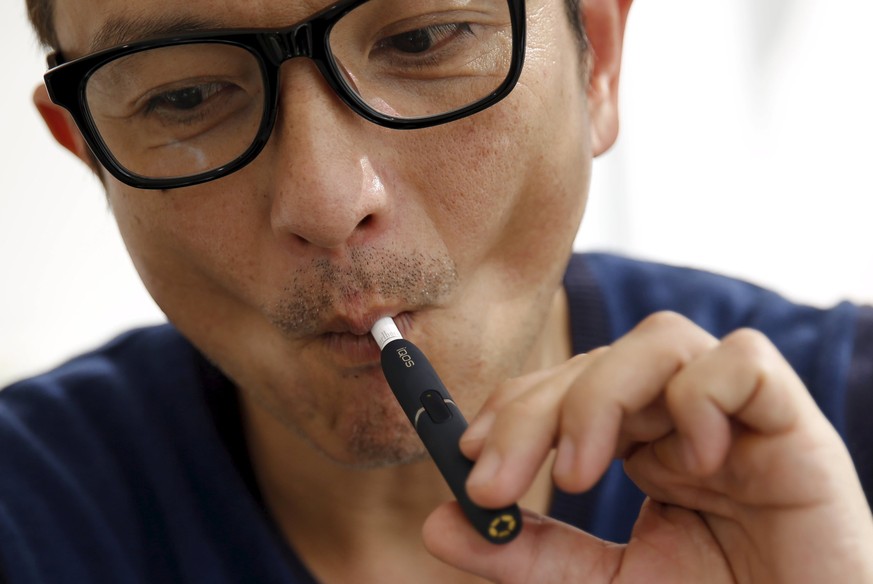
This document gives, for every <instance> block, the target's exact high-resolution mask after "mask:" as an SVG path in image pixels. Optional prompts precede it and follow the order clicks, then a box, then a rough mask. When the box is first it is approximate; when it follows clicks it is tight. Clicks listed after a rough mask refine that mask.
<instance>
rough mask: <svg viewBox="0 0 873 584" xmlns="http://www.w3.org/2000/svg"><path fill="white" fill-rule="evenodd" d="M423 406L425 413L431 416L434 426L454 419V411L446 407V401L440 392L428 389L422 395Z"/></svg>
mask: <svg viewBox="0 0 873 584" xmlns="http://www.w3.org/2000/svg"><path fill="white" fill-rule="evenodd" d="M419 399H421V405H422V406H424V411H426V412H427V415H428V416H430V419H431V421H433V423H434V424H442V423H443V422H445V421H446V420H449V419H450V418H451V417H452V411H451V410H450V409H449V407H448V406H447V405H446V401H445V399H443V396H441V395H440V392H438V391H436V390H434V389H428V390H427V391H425V392H424V393H422V394H421V397H420V398H419Z"/></svg>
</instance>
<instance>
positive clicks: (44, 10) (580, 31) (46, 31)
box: [26, 0, 588, 53]
mask: <svg viewBox="0 0 873 584" xmlns="http://www.w3.org/2000/svg"><path fill="white" fill-rule="evenodd" d="M564 1H565V6H566V8H567V17H568V18H569V20H570V24H572V25H573V29H574V31H575V32H576V40H577V42H578V43H579V49H580V51H582V52H583V53H584V52H585V51H586V50H587V49H588V41H587V39H586V38H585V30H584V23H583V22H582V19H581V18H580V16H579V0H564ZM26 2H27V15H28V17H29V18H30V23H31V24H32V25H33V29H34V30H35V31H36V36H37V37H38V38H39V41H40V42H41V43H42V44H43V45H45V46H46V47H48V48H50V49H52V50H55V51H56V50H58V48H59V46H58V45H59V43H58V35H57V33H56V32H55V23H54V10H53V8H54V7H53V5H52V0H26Z"/></svg>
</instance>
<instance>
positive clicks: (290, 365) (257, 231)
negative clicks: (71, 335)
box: [56, 0, 592, 464]
mask: <svg viewBox="0 0 873 584" xmlns="http://www.w3.org/2000/svg"><path fill="white" fill-rule="evenodd" d="M324 5H325V3H324V2H323V0H311V1H306V2H276V1H275V0H251V1H247V2H237V1H235V0H189V1H188V2H184V3H179V2H176V1H174V0H144V1H140V2H135V3H132V2H128V1H126V0H81V1H78V2H72V0H59V1H58V3H57V8H56V23H57V28H58V34H59V38H60V42H61V48H62V49H63V50H64V51H65V53H66V54H67V55H68V56H69V57H76V56H80V55H83V54H86V53H87V52H88V46H89V45H90V44H91V42H92V40H93V39H94V38H95V36H96V35H97V34H98V31H100V29H101V28H102V27H104V26H105V25H106V24H107V23H108V22H110V21H116V22H118V21H120V22H124V21H133V20H135V19H137V20H142V19H145V20H148V19H153V18H166V15H167V14H173V15H179V16H180V17H191V18H194V19H197V20H207V21H210V22H211V21H214V24H215V26H216V27H221V28H239V27H245V28H260V27H279V26H284V25H287V24H292V23H294V22H297V21H299V20H302V19H304V18H305V17H307V16H309V15H310V14H312V13H314V12H316V11H318V10H319V9H321V8H323V7H324ZM527 12H528V20H527V22H528V45H527V56H526V63H525V69H524V72H523V74H522V77H521V80H520V82H519V83H518V85H517V87H516V88H515V90H514V91H513V93H512V94H511V95H510V96H509V97H508V98H507V99H505V100H504V101H502V102H500V103H499V104H497V105H496V106H494V107H492V108H490V109H488V110H486V111H484V112H482V113H479V114H477V115H474V116H472V117H469V118H466V119H463V120H461V121H457V122H453V123H450V124H446V125H443V126H438V127H435V128H429V129H424V130H414V131H397V130H390V129H386V128H382V127H379V126H376V125H374V124H372V123H370V122H367V121H365V120H363V119H362V118H360V117H358V116H357V115H355V114H354V113H352V112H351V111H350V110H349V109H348V108H347V107H346V106H345V105H343V104H342V103H341V102H340V101H339V99H338V98H337V97H336V96H335V95H334V94H333V92H332V91H331V89H330V88H329V87H328V86H327V85H326V84H325V82H324V80H323V79H322V77H321V76H320V74H319V73H318V71H317V70H316V69H315V67H314V66H313V64H312V63H311V62H308V61H305V60H303V59H295V60H292V61H289V62H287V63H286V64H285V65H284V66H283V73H282V80H281V83H282V98H281V104H280V112H279V117H278V121H277V125H276V128H275V130H274V132H273V134H272V137H271V139H270V142H269V144H268V145H267V146H266V148H265V149H264V151H263V152H262V153H261V154H260V156H259V157H258V158H257V159H256V160H255V161H254V162H253V163H251V164H250V165H248V166H247V167H245V168H244V169H243V170H241V171H239V172H237V173H235V174H232V175H230V176H227V177H225V178H222V179H220V180H216V181H213V182H210V183H207V184H203V185H199V186H196V187H189V188H183V189H178V190H171V191H166V192H156V191H141V190H136V189H133V188H131V187H127V186H125V185H122V184H121V183H118V182H116V181H115V180H114V179H111V178H109V177H107V183H106V184H107V190H108V196H109V200H110V203H111V205H112V209H113V211H114V213H115V216H116V218H117V220H118V224H119V227H120V230H121V233H122V235H123V237H124V240H125V242H126V245H127V247H128V250H129V252H130V255H131V257H132V258H133V261H134V263H135V265H136V267H137V269H138V271H139V273H140V275H141V276H142V279H143V281H144V282H145V285H146V286H147V288H148V289H149V291H150V292H151V294H152V295H153V296H154V298H155V300H156V301H157V302H158V304H159V305H160V306H161V308H162V309H163V310H164V311H165V312H166V314H167V315H168V317H169V318H170V320H171V321H172V322H173V323H175V324H176V326H177V327H178V328H179V329H180V330H181V331H182V332H183V333H184V334H185V335H186V336H187V337H188V338H190V339H191V340H192V341H193V342H194V343H195V344H196V345H197V346H198V347H199V348H200V349H201V350H202V351H204V352H205V354H206V355H207V356H208V357H209V358H210V359H212V360H213V361H214V362H216V363H217V364H218V365H219V366H220V367H221V368H222V369H223V370H224V371H225V372H226V373H227V374H228V375H229V376H230V377H232V378H233V379H234V380H235V381H236V382H237V383H238V384H239V386H240V387H241V388H242V389H243V390H244V392H243V395H244V399H245V400H246V401H247V403H257V404H259V407H262V408H264V410H266V411H269V412H270V413H271V415H272V419H274V420H278V421H279V422H281V423H282V424H283V425H284V426H285V427H287V428H292V429H294V430H295V431H296V432H298V433H300V434H302V435H303V436H304V437H306V438H307V439H308V440H309V441H311V442H312V443H313V444H315V445H317V447H318V448H319V449H321V450H322V451H324V452H326V453H328V454H329V455H330V456H332V457H334V458H335V459H337V460H342V461H345V462H352V463H360V464H369V463H373V464H378V463H385V462H393V461H399V460H403V459H407V458H411V457H415V456H417V455H418V454H419V450H420V447H419V446H418V441H417V439H416V438H415V437H414V435H413V434H412V432H411V429H410V428H409V427H408V426H409V424H408V422H407V421H406V419H405V418H404V417H403V413H402V411H401V410H400V408H399V407H398V406H397V405H396V402H395V400H394V397H393V396H392V395H391V393H390V391H389V390H388V388H387V386H386V385H385V382H384V378H383V377H382V374H381V371H380V369H379V365H378V363H379V360H378V350H377V348H376V346H375V344H374V343H373V342H372V341H371V340H370V338H369V336H368V335H367V334H366V333H367V331H368V329H369V327H370V325H371V324H372V323H373V322H374V321H375V320H376V319H377V318H378V317H380V316H384V315H391V316H397V321H398V324H399V325H400V327H401V330H402V331H403V332H404V334H405V336H407V337H409V338H410V339H411V340H413V341H414V342H415V343H416V344H418V345H419V346H420V347H421V348H422V349H423V350H424V351H425V352H426V353H427V354H428V355H429V356H430V358H431V360H432V361H433V362H434V365H435V367H436V368H437V370H438V371H440V372H441V375H442V377H443V378H444V381H445V382H446V385H447V386H448V387H449V389H450V390H451V391H452V393H453V395H454V397H455V398H456V399H457V400H458V401H459V402H460V403H461V404H462V407H463V408H464V409H465V410H467V412H468V413H473V412H475V411H476V409H477V408H478V406H479V405H480V404H481V402H482V400H483V399H484V398H485V396H486V395H487V394H488V392H489V391H490V390H491V388H492V387H493V386H494V384H495V383H497V382H499V381H501V380H503V379H505V378H507V377H509V376H512V375H516V374H518V373H520V371H521V370H522V368H523V367H524V366H525V364H526V363H527V362H528V357H529V353H530V350H531V347H532V345H533V343H534V342H535V340H536V338H537V336H538V335H539V334H540V332H541V328H542V321H543V319H544V318H545V317H546V316H547V314H548V312H549V311H550V309H551V307H552V305H553V302H554V299H555V296H556V293H557V291H558V289H559V287H560V281H561V276H562V274H563V269H564V265H565V263H566V260H567V257H568V254H569V253H570V249H571V244H572V241H573V238H574V235H575V233H576V229H577V226H578V222H579V220H580V218H581V214H582V212H583V209H584V205H585V196H586V192H587V186H588V181H589V173H590V160H591V157H592V153H591V146H590V136H589V119H588V111H587V105H586V98H585V89H586V88H585V84H584V81H583V73H582V66H581V63H580V55H579V51H578V48H577V46H576V44H575V40H574V37H573V33H572V30H571V27H570V25H569V23H568V22H567V18H566V15H565V9H564V5H563V0H528V6H527ZM261 411H263V410H261Z"/></svg>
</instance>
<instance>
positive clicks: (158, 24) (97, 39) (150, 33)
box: [88, 16, 221, 53]
mask: <svg viewBox="0 0 873 584" xmlns="http://www.w3.org/2000/svg"><path fill="white" fill-rule="evenodd" d="M217 28H221V25H220V24H218V23H217V22H215V21H209V20H204V19H199V18H193V17H188V16H169V17H167V16H163V17H157V18H149V17H135V18H111V19H109V20H107V21H106V22H105V23H104V24H103V26H101V27H100V29H99V30H98V31H97V34H95V35H94V38H92V39H91V43H90V44H89V46H88V52H89V53H95V52H97V51H100V50H102V49H108V48H109V47H114V46H117V45H123V44H125V43H129V42H132V41H140V40H147V39H153V38H160V37H162V36H170V35H174V34H179V33H186V32H197V31H202V30H210V29H217Z"/></svg>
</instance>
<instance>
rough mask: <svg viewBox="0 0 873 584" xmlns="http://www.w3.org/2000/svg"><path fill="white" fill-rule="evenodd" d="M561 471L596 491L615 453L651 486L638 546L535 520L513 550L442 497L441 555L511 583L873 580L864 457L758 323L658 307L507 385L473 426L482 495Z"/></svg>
mask: <svg viewBox="0 0 873 584" xmlns="http://www.w3.org/2000/svg"><path fill="white" fill-rule="evenodd" d="M555 445H557V453H556V456H555V463H554V466H553V468H552V477H553V480H554V482H555V483H556V485H557V486H558V487H559V488H561V489H563V490H565V491H568V492H572V493H577V492H583V491H585V490H587V489H589V488H591V487H592V486H593V485H594V484H595V483H596V482H597V480H598V479H599V478H600V477H601V476H602V475H603V473H604V472H605V471H606V469H607V467H608V465H609V464H610V462H611V460H612V459H613V458H614V457H616V456H617V457H620V458H622V459H624V461H625V470H626V471H627V473H628V475H629V476H630V477H631V478H632V479H633V480H634V482H636V484H637V485H639V487H640V488H641V489H642V490H643V491H645V493H646V494H647V495H648V499H647V501H646V503H645V504H644V506H643V508H642V510H641V512H640V515H639V518H638V519H637V522H636V525H635V527H634V531H633V535H632V537H631V540H630V542H629V543H628V544H627V545H617V544H611V543H608V542H604V541H601V540H598V539H596V538H594V537H593V536H591V535H588V534H586V533H584V532H581V531H579V530H577V529H575V528H572V527H570V526H567V525H564V524H562V523H559V522H557V521H554V520H551V519H549V518H545V517H541V516H538V515H536V514H533V513H530V512H525V521H526V523H525V527H524V529H523V530H522V533H521V534H520V535H519V536H518V538H517V539H516V540H515V541H513V542H512V543H510V544H507V545H504V546H494V545H490V544H488V543H486V542H485V541H484V540H483V539H482V538H481V537H480V536H478V535H477V534H476V533H475V532H474V531H473V530H472V528H470V527H469V526H468V525H467V522H466V521H465V520H464V518H463V516H462V515H461V512H460V510H459V509H458V508H457V506H456V505H454V504H447V505H444V506H442V507H440V508H439V509H437V511H435V512H434V513H433V514H432V515H431V517H430V518H429V519H428V521H427V523H426V524H425V528H424V538H425V545H426V546H427V547H428V549H429V550H430V552H431V553H432V554H434V555H435V556H436V557H438V558H440V559H442V560H443V561H445V562H447V563H449V564H451V565H454V566H456V567H458V568H460V569H462V570H466V571H468V572H470V573H472V574H475V575H478V576H481V577H484V578H486V579H488V580H491V581H494V582H501V583H505V584H515V583H522V582H527V583H536V584H549V583H558V582H586V583H591V584H596V583H600V582H646V583H652V582H707V583H710V582H712V583H717V582H758V583H762V584H764V583H766V584H779V583H782V582H785V583H791V584H798V583H804V582H810V583H812V582H817V583H818V582H821V583H833V582H840V583H841V584H844V583H848V582H873V519H871V514H870V509H869V507H868V505H867V502H866V500H865V498H864V495H863V492H862V490H861V486H860V484H859V481H858V478H857V474H856V473H855V470H854V467H853V465H852V461H851V459H850V457H849V454H848V452H847V451H846V449H845V447H844V445H843V443H842V441H841V440H840V438H839V436H838V435H837V433H836V431H835V430H834V429H833V428H832V427H831V426H830V424H829V423H828V422H827V420H826V419H825V418H824V416H823V415H822V413H821V412H820V411H819V410H818V408H817V407H816V405H815V403H814V401H813V400H812V398H811V397H810V395H809V394H808V392H807V390H806V388H805V387H804V386H803V384H802V382H801V381H800V379H799V378H798V377H797V375H796V374H795V373H794V372H793V371H792V369H791V368H790V366H789V365H788V364H787V363H786V362H785V360H784V359H783V358H782V357H781V355H779V353H778V352H777V350H776V349H775V348H774V347H773V346H772V345H771V344H770V343H769V341H767V340H766V338H764V336H763V335H761V334H760V333H757V332H754V331H749V330H742V331H738V332H736V333H733V334H732V335H730V336H728V337H726V338H725V339H723V340H722V341H718V340H717V339H715V338H713V337H712V336H710V335H709V334H708V333H706V332H705V331H703V330H702V329H700V328H698V327H697V326H696V325H694V324H693V323H691V322H690V321H688V320H686V319H685V318H683V317H681V316H678V315H675V314H672V313H661V314H657V315H654V316H652V317H650V318H649V319H647V320H646V321H644V322H643V323H642V324H640V325H639V326H638V327H637V328H636V329H634V330H633V331H631V332H630V333H629V334H628V335H626V336H625V337H623V338H622V339H620V340H618V341H617V342H616V343H615V344H614V345H612V346H611V347H609V348H603V349H598V350H597V351H594V352H592V353H589V354H588V355H584V356H578V357H575V358H573V359H572V360H570V361H569V362H567V363H566V364H564V365H562V366H559V367H557V368H555V369H552V370H549V371H544V372H538V373H536V374H533V375H530V376H526V377H522V378H519V379H516V380H513V381H511V382H509V383H507V384H506V385H505V386H503V387H502V388H500V389H499V390H498V391H497V392H495V393H494V394H493V395H492V396H491V397H490V398H489V400H488V402H487V403H486V404H485V405H484V407H483V408H482V411H481V412H480V413H479V414H478V415H477V417H476V419H475V420H474V421H473V423H472V424H471V425H470V428H469V429H468V431H467V433H466V434H465V435H464V437H463V439H462V442H461V448H462V450H463V451H464V453H465V454H466V455H467V456H469V457H470V458H471V459H473V460H475V461H476V464H475V466H474V469H473V473H472V474H471V475H470V479H469V481H468V484H467V490H468V492H469V494H470V497H471V498H472V499H473V500H474V501H475V502H477V503H478V504H480V505H483V506H487V507H500V506H503V505H507V504H509V503H512V502H514V501H516V500H518V499H519V498H520V497H521V496H522V495H523V494H524V493H525V492H526V491H527V489H528V487H529V486H530V485H531V483H532V481H533V479H534V477H535V476H536V474H537V472H538V471H539V469H540V467H541V466H542V465H543V464H544V463H545V461H546V460H547V458H548V456H549V453H550V451H551V450H552V449H553V448H554V447H555Z"/></svg>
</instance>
